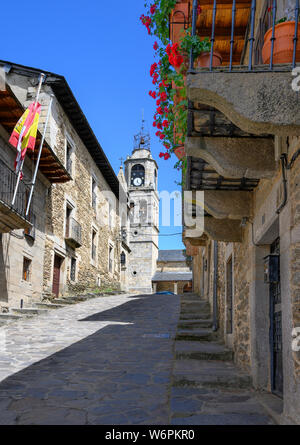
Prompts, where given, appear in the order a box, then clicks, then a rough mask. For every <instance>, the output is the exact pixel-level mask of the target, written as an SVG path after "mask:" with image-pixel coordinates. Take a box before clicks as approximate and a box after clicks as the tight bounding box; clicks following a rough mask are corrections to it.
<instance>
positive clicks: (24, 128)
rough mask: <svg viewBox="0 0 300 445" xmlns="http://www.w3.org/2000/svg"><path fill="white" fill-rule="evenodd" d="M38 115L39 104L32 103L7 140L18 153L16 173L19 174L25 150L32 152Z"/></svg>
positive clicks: (39, 111) (39, 110) (39, 112)
mask: <svg viewBox="0 0 300 445" xmlns="http://www.w3.org/2000/svg"><path fill="white" fill-rule="evenodd" d="M40 114H41V104H40V103H38V102H37V103H35V102H33V103H32V104H31V105H30V106H29V107H28V108H27V110H26V111H25V113H24V114H23V115H22V116H21V117H20V119H19V120H18V122H17V124H16V126H15V128H14V130H13V132H12V134H11V137H10V139H9V142H10V144H11V145H12V146H13V147H15V148H16V149H17V151H18V154H17V157H16V160H15V170H16V172H17V173H19V172H20V169H21V166H22V161H23V160H24V158H25V155H26V152H27V149H28V148H29V149H30V150H32V151H33V150H34V147H35V141H36V135H37V129H38V123H39V119H40ZM21 174H22V172H21Z"/></svg>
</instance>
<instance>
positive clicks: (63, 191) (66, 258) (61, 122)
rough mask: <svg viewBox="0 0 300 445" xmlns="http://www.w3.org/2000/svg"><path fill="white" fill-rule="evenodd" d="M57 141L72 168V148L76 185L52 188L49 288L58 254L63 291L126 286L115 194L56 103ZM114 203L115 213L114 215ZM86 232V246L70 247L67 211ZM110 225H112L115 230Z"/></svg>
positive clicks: (54, 130)
mask: <svg viewBox="0 0 300 445" xmlns="http://www.w3.org/2000/svg"><path fill="white" fill-rule="evenodd" d="M50 129H51V139H52V140H53V137H54V136H53V135H55V145H54V146H55V151H56V154H57V156H58V157H59V159H60V160H61V162H62V163H64V164H65V165H66V147H67V142H68V144H69V145H70V146H71V147H72V155H71V159H72V168H71V171H70V173H71V176H72V181H70V182H69V183H66V184H56V185H53V186H52V188H51V193H50V195H49V202H48V208H47V223H48V224H47V242H46V250H45V260H44V286H45V290H46V291H48V292H51V290H52V277H53V261H54V251H55V253H56V254H58V255H60V256H61V257H62V258H63V267H62V271H61V273H62V276H61V286H60V291H61V293H62V294H65V293H74V292H78V291H83V290H85V289H86V288H95V287H98V286H99V285H101V286H112V287H118V286H119V284H120V245H119V244H120V243H119V241H118V237H119V233H120V219H119V215H118V202H117V201H116V199H115V196H114V195H113V194H112V193H110V195H108V194H107V192H110V189H109V186H108V184H107V183H106V181H105V179H104V177H103V175H102V173H101V171H100V170H99V168H98V167H97V165H96V164H95V162H94V160H93V159H92V157H91V155H90V153H89V152H88V150H87V149H86V147H85V146H84V144H83V143H82V141H81V139H80V138H79V137H78V135H77V134H76V132H75V130H74V129H73V128H72V126H71V124H70V123H69V121H68V119H67V117H66V115H65V114H64V112H63V110H62V109H61V107H60V105H59V104H58V102H57V101H56V100H55V101H54V105H53V112H52V120H51V127H50ZM92 178H94V180H95V182H96V189H95V190H96V195H97V205H96V208H93V206H92ZM109 200H111V203H112V206H111V215H109ZM67 206H68V207H70V208H72V212H71V217H72V218H74V219H75V220H76V221H77V222H78V223H79V224H80V225H81V230H82V245H81V246H80V247H79V248H76V249H75V248H72V247H70V246H68V245H66V243H65V226H66V210H67V209H66V208H67ZM109 224H110V226H109ZM92 231H94V232H95V234H96V236H95V245H96V257H95V259H93V258H92V250H91V249H92ZM110 246H111V247H112V248H113V270H112V272H110V271H109V248H110ZM72 257H73V258H75V259H76V267H77V271H76V279H75V280H73V281H71V277H70V268H71V258H72Z"/></svg>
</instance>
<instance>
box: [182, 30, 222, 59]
mask: <svg viewBox="0 0 300 445" xmlns="http://www.w3.org/2000/svg"><path fill="white" fill-rule="evenodd" d="M184 32H185V35H184V36H183V38H182V39H181V43H180V48H181V50H182V52H183V53H184V55H185V57H189V55H190V53H191V50H192V51H193V57H194V60H195V61H196V64H197V66H198V67H209V65H210V52H211V42H210V40H209V38H208V37H205V38H204V39H202V40H201V39H200V37H199V36H197V35H195V36H193V35H192V29H191V28H188V29H187V30H185V31H184ZM221 64H222V56H221V55H220V54H219V53H218V52H217V51H214V52H213V63H212V66H220V65H221Z"/></svg>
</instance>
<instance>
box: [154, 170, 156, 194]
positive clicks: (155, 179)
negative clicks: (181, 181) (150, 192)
mask: <svg viewBox="0 0 300 445" xmlns="http://www.w3.org/2000/svg"><path fill="white" fill-rule="evenodd" d="M154 188H155V190H157V170H155V171H154Z"/></svg>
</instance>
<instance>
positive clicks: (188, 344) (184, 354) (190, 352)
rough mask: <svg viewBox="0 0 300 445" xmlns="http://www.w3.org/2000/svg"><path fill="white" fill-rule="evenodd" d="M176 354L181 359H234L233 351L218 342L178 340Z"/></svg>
mask: <svg viewBox="0 0 300 445" xmlns="http://www.w3.org/2000/svg"><path fill="white" fill-rule="evenodd" d="M175 355H176V358H177V359H179V360H187V359H191V360H215V361H216V360H218V361H230V360H233V351H231V350H230V349H227V348H226V347H225V346H224V345H222V344H220V343H216V342H195V341H176V342H175Z"/></svg>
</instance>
